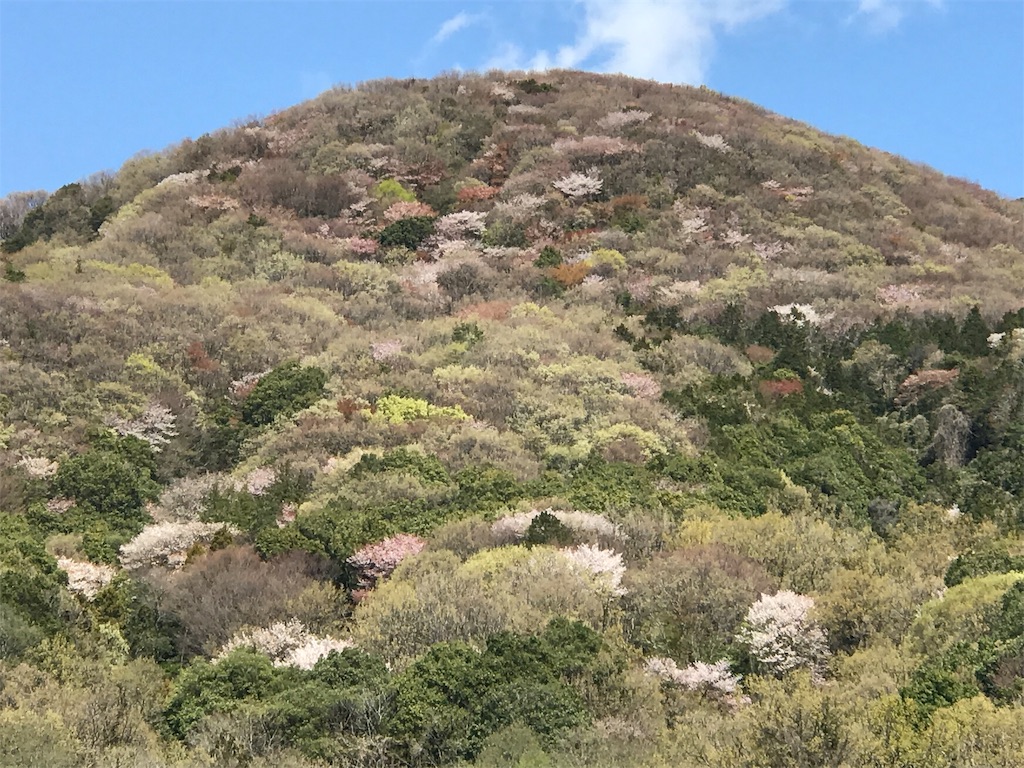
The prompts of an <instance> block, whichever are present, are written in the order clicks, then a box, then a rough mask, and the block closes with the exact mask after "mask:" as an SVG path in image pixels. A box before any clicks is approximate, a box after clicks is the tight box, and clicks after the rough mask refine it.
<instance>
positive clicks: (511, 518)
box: [491, 509, 627, 543]
mask: <svg viewBox="0 0 1024 768" xmlns="http://www.w3.org/2000/svg"><path fill="white" fill-rule="evenodd" d="M541 512H547V513H548V514H549V515H552V516H553V517H555V518H556V519H557V520H558V522H560V523H561V524H562V525H564V526H565V527H566V528H569V529H570V530H573V531H576V532H577V533H587V534H591V535H593V536H606V537H609V538H616V539H620V540H621V539H625V538H627V537H626V535H625V534H624V533H623V532H622V530H621V529H620V528H619V526H617V525H615V523H613V522H611V521H610V520H609V519H608V518H606V517H604V516H602V515H598V514H595V513H593V512H578V511H576V510H564V509H543V510H541V509H531V510H530V511H529V512H517V513H516V514H514V515H506V516H505V517H502V518H499V519H497V520H495V521H494V523H493V524H492V525H491V534H492V535H493V536H494V537H495V538H496V539H498V541H501V542H504V543H511V542H514V541H518V540H520V539H522V538H523V537H525V536H526V531H527V530H528V529H529V527H530V523H532V522H533V520H534V518H535V517H537V515H539V514H540V513H541Z"/></svg>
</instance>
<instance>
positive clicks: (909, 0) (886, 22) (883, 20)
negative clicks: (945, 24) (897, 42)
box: [856, 0, 942, 33]
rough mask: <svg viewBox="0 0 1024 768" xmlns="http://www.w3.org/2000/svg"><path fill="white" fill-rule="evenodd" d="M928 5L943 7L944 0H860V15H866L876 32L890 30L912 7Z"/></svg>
mask: <svg viewBox="0 0 1024 768" xmlns="http://www.w3.org/2000/svg"><path fill="white" fill-rule="evenodd" d="M921 5H927V6H930V7H931V8H941V7H942V0H859V1H858V3H857V14H856V15H858V16H862V17H864V19H866V20H867V22H868V24H869V25H870V26H871V29H872V30H873V31H875V32H879V33H882V32H889V31H890V30H893V29H895V28H896V27H898V26H899V25H900V22H902V21H903V19H904V18H906V16H907V13H908V12H909V11H910V9H911V7H914V6H917V7H920V6H921Z"/></svg>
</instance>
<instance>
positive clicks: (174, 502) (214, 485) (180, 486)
mask: <svg viewBox="0 0 1024 768" xmlns="http://www.w3.org/2000/svg"><path fill="white" fill-rule="evenodd" d="M229 486H230V483H229V482H228V481H226V480H225V478H224V476H223V475H218V474H214V473H210V472H208V473H206V474H202V475H193V476H191V477H180V478H178V479H177V480H175V481H174V482H172V483H171V484H170V485H169V486H168V487H167V488H166V489H165V490H164V492H163V493H161V494H160V502H159V504H158V505H157V507H156V510H155V511H154V514H153V516H154V519H155V520H157V521H158V522H160V521H166V520H179V521H180V520H198V519H199V516H200V515H201V514H202V513H203V510H204V509H206V500H207V499H208V498H209V496H210V494H212V493H213V492H214V491H216V490H219V489H221V488H224V487H229Z"/></svg>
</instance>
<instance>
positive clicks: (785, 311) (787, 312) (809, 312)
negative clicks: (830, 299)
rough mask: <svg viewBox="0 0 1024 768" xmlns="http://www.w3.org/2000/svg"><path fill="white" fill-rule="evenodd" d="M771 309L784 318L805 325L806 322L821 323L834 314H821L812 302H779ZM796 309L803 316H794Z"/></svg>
mask: <svg viewBox="0 0 1024 768" xmlns="http://www.w3.org/2000/svg"><path fill="white" fill-rule="evenodd" d="M771 311H772V312H774V313H775V314H777V315H778V316H779V317H781V318H782V319H783V320H791V321H793V322H795V323H796V324H797V325H803V324H804V323H805V322H808V323H810V324H811V325H820V324H821V322H822V321H823V320H828V319H829V318H830V317H832V315H819V314H818V312H817V311H816V310H815V309H814V307H812V306H811V305H810V304H778V305H776V306H774V307H771ZM794 311H796V312H798V313H799V314H800V315H802V317H799V318H797V317H794V316H793V312H794Z"/></svg>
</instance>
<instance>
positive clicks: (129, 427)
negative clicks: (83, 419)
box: [109, 403, 178, 452]
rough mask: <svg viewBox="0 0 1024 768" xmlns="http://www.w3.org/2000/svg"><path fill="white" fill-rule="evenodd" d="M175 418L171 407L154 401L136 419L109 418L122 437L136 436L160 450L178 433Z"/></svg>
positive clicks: (154, 448)
mask: <svg viewBox="0 0 1024 768" xmlns="http://www.w3.org/2000/svg"><path fill="white" fill-rule="evenodd" d="M175 418H176V417H175V415H174V413H173V411H171V409H170V408H167V407H165V406H163V405H160V404H158V403H152V404H150V405H149V406H148V407H147V408H146V410H145V411H143V412H142V414H141V415H139V416H137V417H136V418H134V419H121V418H118V417H116V416H115V417H113V418H111V419H110V420H109V424H110V427H111V428H112V429H113V430H114V431H115V432H117V434H119V435H121V437H136V438H138V439H139V440H142V441H143V442H146V443H149V446H150V448H152V449H153V450H154V451H157V452H159V451H161V450H163V447H164V446H165V445H167V444H168V443H169V442H171V438H172V437H175V436H176V435H177V434H178V431H177V429H175V426H174V423H175Z"/></svg>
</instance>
